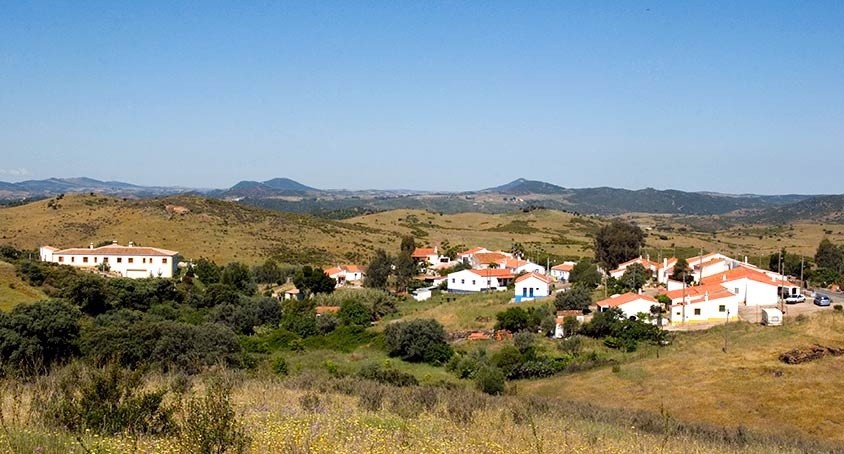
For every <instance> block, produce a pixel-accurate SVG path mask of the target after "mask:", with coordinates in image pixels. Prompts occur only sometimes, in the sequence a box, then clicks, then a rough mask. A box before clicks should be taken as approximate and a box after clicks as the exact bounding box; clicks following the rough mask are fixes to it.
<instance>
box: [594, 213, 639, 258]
mask: <svg viewBox="0 0 844 454" xmlns="http://www.w3.org/2000/svg"><path fill="white" fill-rule="evenodd" d="M644 244H645V232H643V231H642V229H641V228H639V227H638V226H636V225H633V224H630V223H627V222H624V221H621V220H618V219H616V220H613V221H612V222H611V223H610V224H608V225H605V226H603V227H601V229H600V230H598V233H597V234H596V235H595V261H596V262H598V263H599V264H601V266H603V267H604V269H606V270H612V269H615V268H616V267H617V266H618V264H619V263H622V262H626V261H628V260H631V259H634V258H636V257H638V256H639V250H640V248H641V247H642V246H643V245H644Z"/></svg>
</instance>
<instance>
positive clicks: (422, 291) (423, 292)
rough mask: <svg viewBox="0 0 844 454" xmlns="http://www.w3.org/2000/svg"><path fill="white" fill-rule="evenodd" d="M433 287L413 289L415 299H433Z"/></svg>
mask: <svg viewBox="0 0 844 454" xmlns="http://www.w3.org/2000/svg"><path fill="white" fill-rule="evenodd" d="M431 295H432V292H431V289H430V288H428V287H424V288H418V289H416V290H414V291H413V299H415V300H416V301H425V300H429V299H431Z"/></svg>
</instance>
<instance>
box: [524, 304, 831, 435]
mask: <svg viewBox="0 0 844 454" xmlns="http://www.w3.org/2000/svg"><path fill="white" fill-rule="evenodd" d="M725 337H726V341H727V348H726V352H725V351H723V348H724V344H725ZM814 343H817V344H821V345H826V346H837V347H841V346H842V345H844V315H842V314H834V313H833V312H832V311H829V312H824V313H820V314H817V315H814V316H812V317H811V318H809V319H807V320H804V321H802V322H799V323H798V322H792V321H791V320H789V323H788V324H786V325H785V326H782V327H763V326H758V325H752V324H749V323H733V324H730V325H729V326H728V327H727V330H726V335H725V330H724V328H723V327H718V328H713V329H710V330H708V331H704V332H692V333H683V334H681V335H679V336H678V337H677V338H676V339H675V342H674V344H673V345H672V346H670V347H666V348H663V349H662V350H661V354H660V358H656V356H655V354H651V355H648V356H641V355H640V356H638V357H636V358H631V360H630V361H627V362H625V363H623V364H621V365H620V366H619V367H617V368H615V370H614V369H613V368H602V369H597V370H592V371H588V372H584V373H579V374H574V375H566V376H558V377H552V378H548V379H543V380H538V381H532V382H521V383H519V386H520V388H521V389H522V390H523V391H524V392H529V393H533V394H536V395H542V396H548V397H556V398H563V399H571V400H574V401H579V402H591V403H594V404H596V405H603V406H609V407H616V408H617V407H623V408H629V409H641V410H648V411H662V412H665V413H666V414H668V415H671V416H673V417H676V418H679V419H682V420H684V421H696V422H702V423H710V424H718V425H725V426H739V425H741V426H746V427H749V428H753V429H756V430H764V431H777V432H781V433H782V432H785V433H802V434H808V435H810V436H814V437H819V438H823V439H828V440H838V441H842V440H844V407H842V406H840V405H838V404H837V403H838V402H840V401H841V398H840V389H839V384H840V383H841V379H842V377H844V358H842V357H827V358H823V359H820V360H817V361H813V362H810V363H806V364H801V365H786V364H783V363H781V362H780V361H779V360H778V355H779V354H780V353H782V352H784V351H787V350H790V349H792V348H795V347H803V346H807V345H811V344H814ZM654 353H655V352H654Z"/></svg>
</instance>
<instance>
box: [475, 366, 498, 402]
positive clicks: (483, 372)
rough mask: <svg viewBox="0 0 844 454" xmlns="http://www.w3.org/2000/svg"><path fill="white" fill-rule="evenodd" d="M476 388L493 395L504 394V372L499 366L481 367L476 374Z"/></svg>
mask: <svg viewBox="0 0 844 454" xmlns="http://www.w3.org/2000/svg"><path fill="white" fill-rule="evenodd" d="M475 388H476V389H477V390H478V391H481V392H484V393H487V394H491V395H499V394H504V372H502V371H501V369H499V368H497V367H492V366H483V367H481V368H480V369H478V372H477V373H476V374H475Z"/></svg>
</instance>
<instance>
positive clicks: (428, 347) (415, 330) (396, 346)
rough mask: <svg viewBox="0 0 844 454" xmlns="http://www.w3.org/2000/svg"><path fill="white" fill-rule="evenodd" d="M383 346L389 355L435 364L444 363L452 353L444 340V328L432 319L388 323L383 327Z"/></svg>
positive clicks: (410, 360)
mask: <svg viewBox="0 0 844 454" xmlns="http://www.w3.org/2000/svg"><path fill="white" fill-rule="evenodd" d="M384 346H385V347H386V348H387V353H389V355H390V356H399V357H401V359H403V360H405V361H409V362H425V363H430V364H433V365H435V366H437V365H442V364H445V363H446V362H448V360H449V359H451V356H452V355H453V354H454V351H453V350H452V349H451V346H450V345H448V342H447V341H446V334H445V329H443V326H442V325H440V324H439V322H437V321H436V320H432V319H427V320H426V319H419V320H410V321H399V322H393V323H390V324H389V325H387V327H386V328H385V329H384Z"/></svg>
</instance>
